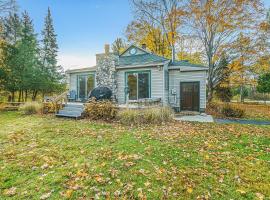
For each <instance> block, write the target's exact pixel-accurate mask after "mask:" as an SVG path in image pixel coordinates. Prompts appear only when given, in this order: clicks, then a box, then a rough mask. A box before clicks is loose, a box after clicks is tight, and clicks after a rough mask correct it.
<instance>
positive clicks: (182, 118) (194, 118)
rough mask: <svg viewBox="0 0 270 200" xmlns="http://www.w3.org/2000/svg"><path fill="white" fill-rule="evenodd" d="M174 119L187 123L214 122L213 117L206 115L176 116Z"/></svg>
mask: <svg viewBox="0 0 270 200" xmlns="http://www.w3.org/2000/svg"><path fill="white" fill-rule="evenodd" d="M174 119H175V120H178V121H189V122H208V123H209V122H214V119H213V117H212V116H211V115H207V114H200V115H185V116H177V117H175V118H174Z"/></svg>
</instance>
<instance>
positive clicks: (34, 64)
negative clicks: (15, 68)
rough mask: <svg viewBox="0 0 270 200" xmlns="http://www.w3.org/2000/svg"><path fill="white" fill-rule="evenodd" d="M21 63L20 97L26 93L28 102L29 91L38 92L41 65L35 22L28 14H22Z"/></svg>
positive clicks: (19, 47)
mask: <svg viewBox="0 0 270 200" xmlns="http://www.w3.org/2000/svg"><path fill="white" fill-rule="evenodd" d="M18 51H19V62H20V71H21V76H20V84H19V87H20V95H19V100H20V97H22V96H23V95H22V94H23V91H24V93H25V97H24V99H25V100H27V96H28V92H29V90H32V91H37V90H38V89H39V85H40V83H41V82H40V80H39V79H40V78H41V74H40V72H41V71H40V67H39V66H40V65H39V60H38V42H37V34H35V32H34V26H33V22H32V20H31V19H30V17H29V15H28V13H27V12H26V11H25V12H24V13H23V14H22V33H21V41H20V42H19V44H18Z"/></svg>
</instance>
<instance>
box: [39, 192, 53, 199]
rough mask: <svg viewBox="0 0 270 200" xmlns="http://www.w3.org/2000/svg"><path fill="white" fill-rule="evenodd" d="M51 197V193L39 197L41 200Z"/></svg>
mask: <svg viewBox="0 0 270 200" xmlns="http://www.w3.org/2000/svg"><path fill="white" fill-rule="evenodd" d="M51 195H52V193H51V192H48V193H46V194H43V195H41V197H40V199H41V200H45V199H48V198H49V197H50V196H51Z"/></svg>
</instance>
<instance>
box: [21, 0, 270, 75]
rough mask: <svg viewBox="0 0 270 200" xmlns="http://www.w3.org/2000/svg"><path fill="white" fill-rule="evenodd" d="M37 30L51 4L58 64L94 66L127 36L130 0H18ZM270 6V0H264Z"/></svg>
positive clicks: (40, 27)
mask: <svg viewBox="0 0 270 200" xmlns="http://www.w3.org/2000/svg"><path fill="white" fill-rule="evenodd" d="M17 1H18V6H19V9H20V11H21V12H22V11H24V10H26V11H27V12H28V13H29V15H30V17H31V18H32V19H33V23H34V26H35V30H36V32H37V33H39V34H40V33H41V30H42V29H43V26H44V18H45V16H46V13H47V9H48V7H50V9H51V12H52V16H53V21H54V27H55V30H56V34H57V41H58V45H59V54H58V63H59V64H60V65H62V66H63V67H64V69H65V70H66V69H74V68H82V67H91V66H94V65H95V64H96V60H95V55H96V54H97V53H102V52H103V51H104V45H105V44H111V43H112V42H113V41H114V40H115V39H116V38H117V37H124V35H125V34H124V32H125V28H126V27H127V25H128V23H129V22H130V21H131V20H132V10H131V7H130V4H129V0H17ZM263 1H264V2H265V4H266V6H267V7H270V0H263Z"/></svg>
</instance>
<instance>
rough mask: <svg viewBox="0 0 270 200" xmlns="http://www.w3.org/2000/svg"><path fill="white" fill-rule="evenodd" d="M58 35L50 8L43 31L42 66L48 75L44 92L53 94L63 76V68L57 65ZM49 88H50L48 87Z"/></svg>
mask: <svg viewBox="0 0 270 200" xmlns="http://www.w3.org/2000/svg"><path fill="white" fill-rule="evenodd" d="M56 36H57V35H56V34H55V30H54V26H53V19H52V15H51V11H50V8H48V14H47V16H46V18H45V25H44V29H43V31H42V37H43V39H42V59H41V61H42V66H43V71H44V72H45V73H46V74H47V81H46V80H44V81H45V82H47V84H46V87H44V92H52V91H53V90H54V89H57V87H58V86H59V83H60V81H61V79H62V78H63V76H62V71H63V70H62V68H61V66H58V65H57V53H58V45H57V40H56ZM47 86H48V87H47Z"/></svg>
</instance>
